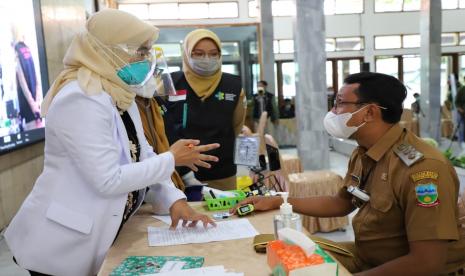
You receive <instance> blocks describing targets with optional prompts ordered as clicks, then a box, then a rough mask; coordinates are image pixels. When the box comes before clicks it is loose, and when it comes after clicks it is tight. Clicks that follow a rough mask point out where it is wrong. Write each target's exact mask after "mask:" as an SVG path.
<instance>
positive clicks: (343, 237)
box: [0, 148, 355, 276]
mask: <svg viewBox="0 0 465 276" xmlns="http://www.w3.org/2000/svg"><path fill="white" fill-rule="evenodd" d="M280 151H281V153H285V154H292V155H297V150H296V149H295V148H288V149H283V150H280ZM348 160H349V157H348V156H345V155H342V154H339V153H336V152H330V169H331V170H332V171H334V172H336V173H338V174H340V175H341V176H344V175H345V173H346V171H347V162H348ZM241 172H246V169H245V168H239V172H238V174H241ZM244 174H246V173H244ZM354 215H355V211H354V212H353V213H352V214H350V215H349V220H350V221H352V218H353V216H354ZM316 235H317V236H321V237H324V238H327V239H331V240H334V241H351V240H354V231H353V229H352V226H351V224H349V226H347V227H346V228H345V229H344V231H335V232H331V233H316ZM0 275H2V276H22V275H29V274H28V273H27V272H26V271H25V270H23V269H21V268H19V267H18V266H17V265H16V264H15V263H14V262H13V260H12V255H11V252H10V251H9V249H8V246H7V245H6V243H5V240H4V238H3V233H0Z"/></svg>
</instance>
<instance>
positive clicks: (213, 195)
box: [209, 190, 216, 199]
mask: <svg viewBox="0 0 465 276" xmlns="http://www.w3.org/2000/svg"><path fill="white" fill-rule="evenodd" d="M209 192H210V195H211V196H212V198H214V199H215V198H216V196H215V194H214V193H213V191H212V190H209Z"/></svg>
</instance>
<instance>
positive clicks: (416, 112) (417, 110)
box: [411, 93, 425, 118]
mask: <svg viewBox="0 0 465 276" xmlns="http://www.w3.org/2000/svg"><path fill="white" fill-rule="evenodd" d="M413 97H414V98H415V101H414V102H413V103H412V104H411V109H412V112H413V114H414V115H415V116H416V118H419V117H420V115H421V116H422V117H425V113H423V110H422V109H421V105H420V94H418V93H414V94H413Z"/></svg>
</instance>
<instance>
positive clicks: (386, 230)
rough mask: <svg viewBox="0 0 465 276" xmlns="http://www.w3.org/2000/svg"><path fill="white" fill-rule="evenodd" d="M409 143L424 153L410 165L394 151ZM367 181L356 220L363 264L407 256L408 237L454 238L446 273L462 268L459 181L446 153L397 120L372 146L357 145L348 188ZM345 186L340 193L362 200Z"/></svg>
mask: <svg viewBox="0 0 465 276" xmlns="http://www.w3.org/2000/svg"><path fill="white" fill-rule="evenodd" d="M405 143H406V144H408V145H410V146H413V147H414V149H416V153H417V154H418V153H421V154H423V157H421V158H419V159H418V160H417V161H415V162H414V163H412V164H410V166H408V165H407V164H406V163H404V162H403V161H402V160H401V159H400V158H399V155H398V154H396V153H395V152H394V150H395V149H396V148H399V146H400V148H401V149H403V146H401V145H402V144H405ZM414 153H415V152H414ZM418 156H420V154H418ZM407 157H408V155H407ZM411 159H413V158H411ZM359 180H360V181H359ZM364 180H365V185H363V184H362V185H361V187H363V189H364V190H365V191H366V192H367V193H368V194H369V195H370V200H369V201H368V202H367V203H363V202H362V201H358V203H363V204H362V205H361V206H360V205H359V204H357V205H358V206H360V210H359V211H358V213H357V215H356V216H355V217H354V219H353V221H352V224H353V228H354V234H355V245H356V249H357V255H359V256H358V257H359V258H360V259H361V260H362V261H363V262H364V263H366V264H367V265H369V266H371V267H375V266H379V265H381V264H383V263H385V262H388V261H390V260H392V259H395V258H398V257H401V256H403V255H406V254H408V253H409V242H413V241H422V240H449V248H448V256H447V267H446V270H445V271H444V272H449V271H454V270H456V269H457V268H459V267H463V265H464V263H465V242H464V238H462V239H460V237H459V231H460V229H459V226H458V210H457V198H458V189H459V181H458V178H457V175H456V173H455V170H454V168H453V167H452V165H451V164H450V162H449V161H448V160H447V159H446V158H445V157H444V156H443V154H442V153H441V152H439V151H438V150H436V149H435V148H432V147H431V146H429V145H428V144H426V143H425V142H423V141H422V140H421V139H420V138H418V137H417V136H415V135H414V134H412V133H411V132H410V131H407V130H405V129H402V128H401V127H400V126H399V125H398V124H396V125H394V126H393V127H392V128H391V129H390V130H389V131H388V132H387V133H386V134H385V135H384V136H383V137H382V138H381V139H380V140H379V141H378V142H377V143H376V144H375V145H373V146H372V147H371V148H370V149H369V150H365V149H363V148H361V147H358V148H357V149H355V150H354V152H353V154H352V156H351V159H350V162H349V168H348V172H347V175H346V177H345V179H344V182H345V183H344V184H345V187H347V186H350V185H353V186H359V184H360V183H361V182H363V181H364ZM345 187H344V188H342V189H341V191H340V192H339V195H340V196H342V197H345V198H350V199H352V202H353V203H354V204H355V203H357V202H356V200H355V199H356V198H355V197H353V196H352V195H351V194H349V193H348V192H347V190H346V188H345ZM436 196H437V197H436ZM462 232H463V231H462Z"/></svg>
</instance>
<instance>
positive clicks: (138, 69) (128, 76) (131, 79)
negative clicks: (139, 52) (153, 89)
mask: <svg viewBox="0 0 465 276" xmlns="http://www.w3.org/2000/svg"><path fill="white" fill-rule="evenodd" d="M149 72H150V63H149V62H148V61H147V60H142V61H138V62H133V63H130V64H128V65H126V66H124V67H123V68H121V69H119V70H118V72H117V73H116V74H117V75H118V77H120V78H121V79H122V80H123V81H124V82H125V83H126V84H129V85H135V84H140V83H141V82H143V81H144V80H145V78H146V77H147V75H148V74H149Z"/></svg>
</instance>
